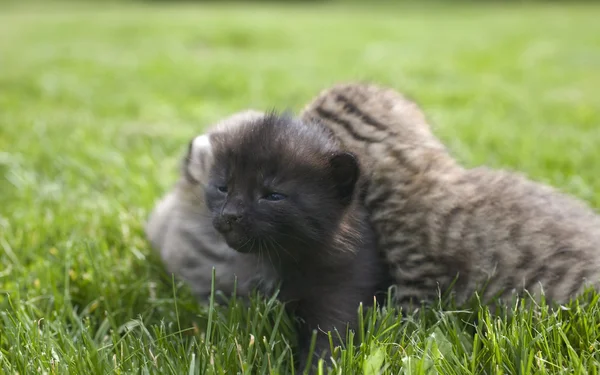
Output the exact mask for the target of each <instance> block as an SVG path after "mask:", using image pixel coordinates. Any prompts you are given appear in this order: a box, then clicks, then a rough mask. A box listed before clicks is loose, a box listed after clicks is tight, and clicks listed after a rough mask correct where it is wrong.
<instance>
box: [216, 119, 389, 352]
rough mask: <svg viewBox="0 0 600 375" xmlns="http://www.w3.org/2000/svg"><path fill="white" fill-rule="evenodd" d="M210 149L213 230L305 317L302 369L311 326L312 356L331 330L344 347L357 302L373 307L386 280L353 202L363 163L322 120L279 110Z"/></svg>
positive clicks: (220, 135)
mask: <svg viewBox="0 0 600 375" xmlns="http://www.w3.org/2000/svg"><path fill="white" fill-rule="evenodd" d="M210 143H211V146H212V149H213V158H214V159H213V167H212V169H211V171H210V175H209V176H210V178H209V180H210V182H209V184H208V185H207V188H206V205H207V206H208V208H209V210H210V212H211V214H212V217H213V225H214V227H215V228H216V229H217V230H218V231H219V232H220V233H221V234H222V235H223V237H224V238H225V242H226V243H227V244H228V245H229V247H231V248H232V249H235V250H236V251H238V252H239V254H244V255H250V256H253V257H255V258H256V259H257V260H259V261H260V262H262V263H263V264H265V265H270V266H271V267H272V269H273V270H274V271H275V273H276V274H277V278H278V279H279V280H280V281H281V285H280V295H279V297H280V298H281V300H282V301H284V302H287V304H286V306H287V307H288V308H289V309H290V311H291V312H293V313H295V314H296V316H298V317H299V318H300V319H301V320H302V321H303V323H302V324H301V325H300V326H299V340H300V341H299V346H300V355H299V359H300V363H301V364H304V363H306V360H307V355H308V352H309V346H310V341H311V335H312V331H313V330H318V334H317V341H316V351H315V354H316V356H315V357H313V358H314V360H317V359H318V358H319V357H321V355H323V354H327V353H328V349H329V340H328V337H327V335H326V334H324V333H323V332H327V331H332V335H333V337H334V341H337V340H336V338H337V334H336V333H335V331H334V329H337V330H338V331H339V334H340V336H341V340H342V341H341V342H338V344H341V343H344V342H345V332H346V325H347V324H348V325H349V327H350V328H351V329H356V328H357V309H358V307H359V304H360V303H361V302H362V303H363V304H364V305H366V306H369V305H371V304H372V303H373V301H374V297H375V294H376V293H377V292H378V291H379V290H382V289H384V288H385V284H384V283H385V282H386V281H387V278H386V269H385V267H384V264H383V261H382V259H381V258H380V257H379V254H378V253H377V250H376V248H375V244H374V236H373V232H372V229H371V228H370V226H369V224H368V220H367V217H366V212H365V210H364V207H363V206H362V205H361V204H359V203H358V202H357V199H356V196H357V193H358V190H359V189H360V187H359V178H360V174H361V170H360V167H359V163H358V162H357V160H356V158H355V157H354V155H352V154H351V153H347V152H345V151H343V150H342V149H341V148H340V147H339V145H338V143H337V142H336V141H335V139H333V138H332V137H331V133H330V132H329V131H328V130H327V129H325V128H323V127H322V126H320V125H319V124H314V123H306V122H303V121H300V120H297V119H293V118H290V117H287V116H278V115H275V114H269V115H265V116H263V117H262V118H259V119H254V120H252V121H250V122H249V123H248V124H246V125H245V126H241V127H237V128H235V129H229V130H228V131H227V132H213V133H211V135H210ZM313 363H314V362H313Z"/></svg>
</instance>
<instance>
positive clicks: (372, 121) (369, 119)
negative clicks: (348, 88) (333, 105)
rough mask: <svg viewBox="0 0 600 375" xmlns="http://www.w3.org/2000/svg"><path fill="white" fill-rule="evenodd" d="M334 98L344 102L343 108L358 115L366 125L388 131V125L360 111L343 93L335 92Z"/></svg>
mask: <svg viewBox="0 0 600 375" xmlns="http://www.w3.org/2000/svg"><path fill="white" fill-rule="evenodd" d="M336 99H337V101H338V102H342V103H343V104H344V109H345V110H347V111H348V112H350V113H353V114H355V115H357V116H358V117H360V119H361V120H362V121H363V122H365V123H366V124H367V125H371V126H372V127H374V128H376V129H378V130H382V131H389V130H390V129H389V127H388V126H386V125H384V124H382V123H380V122H379V121H377V120H375V119H374V118H373V117H371V116H369V115H368V114H366V113H365V112H363V111H361V110H360V109H358V107H357V106H356V105H355V104H354V103H352V102H351V101H350V99H348V98H347V97H345V96H344V95H341V94H337V95H336Z"/></svg>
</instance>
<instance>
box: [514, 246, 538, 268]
mask: <svg viewBox="0 0 600 375" xmlns="http://www.w3.org/2000/svg"><path fill="white" fill-rule="evenodd" d="M517 249H518V248H517ZM534 260H535V258H534V256H533V250H532V249H531V246H530V245H526V246H523V248H522V249H521V256H520V257H519V263H518V264H517V269H518V270H526V269H528V268H529V267H530V266H531V263H532V262H533V261H534Z"/></svg>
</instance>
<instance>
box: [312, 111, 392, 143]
mask: <svg viewBox="0 0 600 375" xmlns="http://www.w3.org/2000/svg"><path fill="white" fill-rule="evenodd" d="M315 111H317V113H318V114H319V116H321V117H322V118H324V119H326V120H328V121H331V122H333V123H336V124H339V125H341V126H342V127H343V128H344V129H345V130H346V131H347V132H348V133H349V134H350V135H351V136H352V137H354V138H355V139H357V140H359V141H361V142H367V143H374V142H379V141H380V140H379V139H374V138H367V137H364V136H362V135H360V134H358V133H357V132H356V131H355V130H354V129H353V128H352V124H351V123H350V122H349V121H346V120H344V119H341V118H339V117H338V116H336V115H335V114H334V113H333V112H329V111H327V110H325V109H323V108H321V107H317V108H316V109H315Z"/></svg>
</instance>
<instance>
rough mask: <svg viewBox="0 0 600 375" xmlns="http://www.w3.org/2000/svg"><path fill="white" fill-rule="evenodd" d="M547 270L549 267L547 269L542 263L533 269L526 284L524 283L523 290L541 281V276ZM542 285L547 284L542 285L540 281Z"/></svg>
mask: <svg viewBox="0 0 600 375" xmlns="http://www.w3.org/2000/svg"><path fill="white" fill-rule="evenodd" d="M548 271H549V269H548V266H547V265H545V264H542V265H541V266H539V267H538V268H537V269H536V270H535V271H533V273H532V276H531V277H530V278H529V280H528V281H527V284H525V290H530V289H531V288H533V285H534V284H536V283H537V282H539V281H541V280H542V278H543V277H544V276H545V275H546V274H547V273H548ZM542 285H543V286H544V287H546V286H547V285H544V284H543V283H542Z"/></svg>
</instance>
